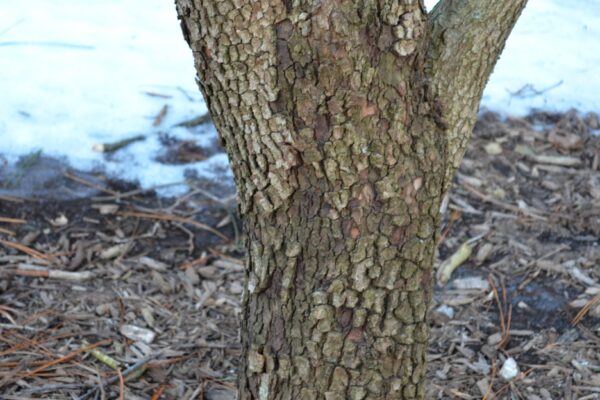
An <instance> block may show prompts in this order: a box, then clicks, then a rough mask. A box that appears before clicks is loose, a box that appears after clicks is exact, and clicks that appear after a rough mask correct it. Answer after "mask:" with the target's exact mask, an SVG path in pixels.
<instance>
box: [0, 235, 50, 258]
mask: <svg viewBox="0 0 600 400" xmlns="http://www.w3.org/2000/svg"><path fill="white" fill-rule="evenodd" d="M0 244H3V245H4V246H6V247H10V248H11V249H15V250H19V251H21V252H23V253H25V254H27V255H30V256H31V257H33V258H37V259H41V260H46V261H48V260H49V259H50V257H49V256H47V255H46V254H44V253H41V252H39V251H37V250H34V249H31V248H29V247H27V246H25V245H23V244H20V243H14V242H9V241H8V240H2V239H0Z"/></svg>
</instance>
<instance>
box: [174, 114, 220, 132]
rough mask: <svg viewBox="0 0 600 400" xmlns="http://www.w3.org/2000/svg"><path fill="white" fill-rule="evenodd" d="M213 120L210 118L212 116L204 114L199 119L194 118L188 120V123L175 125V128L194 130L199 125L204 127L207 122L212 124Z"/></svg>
mask: <svg viewBox="0 0 600 400" xmlns="http://www.w3.org/2000/svg"><path fill="white" fill-rule="evenodd" d="M210 120H211V118H210V114H209V113H206V114H202V115H200V116H198V117H195V118H192V119H188V120H187V121H182V122H180V123H178V124H175V125H173V127H174V128H175V127H180V126H183V127H186V128H192V127H194V126H198V125H202V124H205V123H207V122H210Z"/></svg>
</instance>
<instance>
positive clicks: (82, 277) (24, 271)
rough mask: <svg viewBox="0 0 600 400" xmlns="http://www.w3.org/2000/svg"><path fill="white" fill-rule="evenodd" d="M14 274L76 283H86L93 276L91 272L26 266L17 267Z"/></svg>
mask: <svg viewBox="0 0 600 400" xmlns="http://www.w3.org/2000/svg"><path fill="white" fill-rule="evenodd" d="M15 274H16V275H19V276H30V277H34V278H50V279H62V280H67V281H77V282H81V281H86V280H88V279H91V278H93V277H94V276H95V274H94V273H93V272H92V271H81V272H71V271H61V270H56V269H48V268H44V267H38V266H37V265H28V264H21V265H19V267H18V268H17V269H16V270H15Z"/></svg>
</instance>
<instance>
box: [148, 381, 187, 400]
mask: <svg viewBox="0 0 600 400" xmlns="http://www.w3.org/2000/svg"><path fill="white" fill-rule="evenodd" d="M166 388H167V385H166V384H165V383H163V384H162V385H160V386H159V387H158V389H156V391H155V392H154V394H153V395H152V397H151V398H150V400H160V396H162V394H163V393H164V391H165V389H166ZM191 398H192V397H190V399H191Z"/></svg>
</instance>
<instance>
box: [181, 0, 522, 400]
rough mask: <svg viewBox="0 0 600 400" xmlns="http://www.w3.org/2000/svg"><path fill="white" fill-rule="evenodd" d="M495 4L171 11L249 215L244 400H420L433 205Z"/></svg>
mask: <svg viewBox="0 0 600 400" xmlns="http://www.w3.org/2000/svg"><path fill="white" fill-rule="evenodd" d="M493 3H494V5H491V4H492V3H490V4H489V5H483V3H482V2H477V1H459V0H456V1H455V0H443V1H442V6H440V7H439V8H438V9H436V10H435V11H434V13H433V14H432V15H427V13H426V12H425V9H424V7H423V5H422V3H421V2H420V1H416V0H402V1H401V0H354V1H350V0H338V1H317V0H284V1H281V0H256V1H252V2H247V1H244V0H222V1H201V0H177V1H176V4H177V11H178V14H179V17H180V19H181V23H182V29H183V32H184V35H185V37H186V39H187V41H188V43H189V45H190V47H191V49H192V51H193V54H194V59H195V63H196V69H197V71H198V82H199V86H200V89H201V90H202V92H203V93H204V96H205V99H206V101H207V104H208V106H209V109H210V112H211V115H212V117H213V121H214V122H215V125H216V127H217V129H218V131H219V134H220V136H221V138H222V141H223V144H224V146H225V148H226V150H227V152H228V154H229V157H230V160H231V166H232V169H233V172H234V176H235V180H236V184H237V187H238V193H239V200H240V202H239V207H240V212H241V214H242V215H243V216H244V219H245V230H246V236H247V263H246V275H247V276H246V291H245V295H244V301H243V308H244V310H243V319H242V322H241V336H242V348H243V360H242V365H241V367H240V371H239V377H240V382H239V387H240V392H239V394H240V396H239V398H240V399H241V400H243V399H265V400H270V399H307V400H308V399H327V400H335V399H353V400H361V399H421V398H423V396H424V376H425V355H426V349H427V322H426V317H427V307H428V304H429V298H430V295H431V275H432V273H431V267H432V260H433V254H434V246H435V242H436V241H435V237H436V235H437V226H438V222H439V207H440V201H441V198H442V195H443V193H444V192H445V191H446V190H447V187H448V185H449V179H450V177H451V176H452V174H453V172H454V168H455V167H456V164H457V162H458V161H457V160H459V159H460V157H462V153H461V152H462V151H463V150H464V146H465V142H466V140H467V138H468V134H469V132H470V129H471V128H472V125H473V122H474V119H473V116H474V115H475V113H476V108H477V105H478V99H476V98H477V97H478V96H480V92H481V90H482V87H483V85H484V83H485V79H487V74H489V71H491V68H492V66H493V63H494V61H495V58H496V57H497V55H498V53H499V51H500V50H501V44H500V45H494V46H491V47H490V48H486V47H485V46H484V45H485V44H486V43H488V41H489V40H492V39H491V38H495V39H499V40H500V39H503V38H504V39H505V38H506V35H507V31H508V30H510V27H511V26H512V25H511V24H512V23H514V20H515V19H516V15H518V11H520V8H522V6H524V1H521V0H500V1H497V2H493ZM486 4H487V3H486ZM472 12H480V14H478V15H480V16H483V18H484V19H485V18H492V17H494V18H496V17H497V18H496V19H494V18H492V19H491V20H490V21H497V22H501V25H500V26H499V29H500V30H502V32H501V33H500V34H497V35H496V34H494V33H493V32H492V31H491V30H490V29H488V28H487V25H485V21H482V20H481V18H480V17H479V16H477V17H475V16H473V15H471V14H469V13H472ZM498 12H507V13H508V12H510V13H512V14H515V16H514V18H512V19H511V18H505V17H499V16H498V15H497V13H498ZM461 13H462V14H464V15H462V17H464V18H465V21H471V20H473V21H475V22H472V24H471V25H472V26H473V29H480V30H481V29H483V30H484V32H482V34H483V35H486V37H488V39H485V40H480V38H479V36H478V35H477V32H471V31H468V32H465V31H464V29H463V27H462V26H459V24H457V23H456V21H458V19H456V18H459V17H460V14H461ZM447 14H452V15H447ZM455 14H456V15H455ZM511 21H512V22H511ZM488 22H489V21H488ZM461 35H463V38H462V39H461V38H460V36H461ZM444 46H452V48H450V49H446V48H445V47H444ZM463 50H464V51H463ZM453 51H455V52H456V53H457V54H458V55H462V56H465V57H466V56H467V55H468V56H469V58H468V60H469V62H470V63H471V64H469V65H468V68H465V67H464V65H463V64H461V61H460V60H455V59H453V58H452V52H453ZM473 51H478V52H479V53H481V54H473ZM446 63H448V64H446ZM473 63H474V64H473ZM443 74H460V77H449V76H446V77H444V78H442V77H441V75H443ZM457 93H458V94H457ZM465 99H466V100H465ZM474 99H475V100H474Z"/></svg>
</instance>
